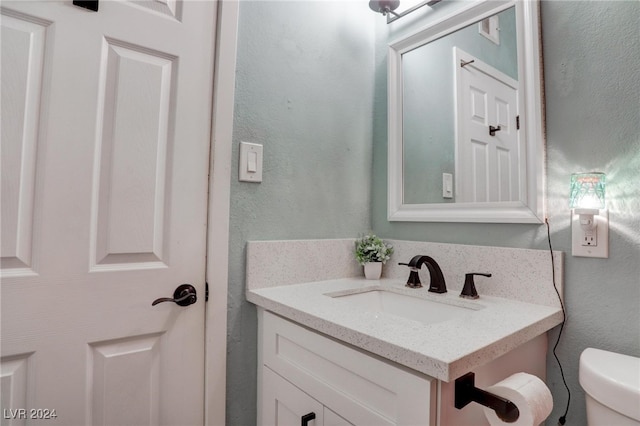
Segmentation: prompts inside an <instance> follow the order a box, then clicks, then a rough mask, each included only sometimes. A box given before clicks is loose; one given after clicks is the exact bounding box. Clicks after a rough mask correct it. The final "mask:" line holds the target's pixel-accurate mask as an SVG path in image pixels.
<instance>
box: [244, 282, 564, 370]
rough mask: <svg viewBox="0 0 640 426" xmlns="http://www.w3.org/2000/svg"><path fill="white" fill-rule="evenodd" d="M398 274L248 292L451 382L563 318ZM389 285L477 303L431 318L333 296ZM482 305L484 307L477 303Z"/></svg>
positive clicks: (279, 310) (261, 302) (550, 310)
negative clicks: (466, 310) (412, 282)
mask: <svg viewBox="0 0 640 426" xmlns="http://www.w3.org/2000/svg"><path fill="white" fill-rule="evenodd" d="M404 284H405V282H404V281H403V280H399V279H390V278H389V279H381V280H366V279H364V278H341V279H333V280H327V281H317V282H311V283H304V284H293V285H284V286H274V287H268V288H259V289H249V290H247V293H246V297H247V300H248V301H250V302H252V303H254V304H256V305H258V306H260V307H262V308H264V309H266V310H269V311H271V312H274V313H276V314H278V315H281V316H283V317H285V318H288V319H290V320H292V321H295V322H297V323H299V324H302V325H304V326H306V327H309V328H311V329H313V330H316V331H318V332H321V333H324V334H326V335H329V336H331V337H333V338H336V339H338V340H341V341H343V342H346V343H349V344H351V345H353V346H356V347H358V348H360V349H363V350H366V351H368V352H371V353H373V354H376V355H378V356H381V357H383V358H386V359H388V360H391V361H393V362H396V363H398V364H401V365H404V366H406V367H408V368H411V369H413V370H416V371H419V372H421V373H424V374H427V375H429V376H431V377H435V378H436V379H439V380H443V381H445V382H450V381H452V380H455V379H456V378H457V377H460V376H462V375H463V374H465V373H467V372H469V371H471V370H473V369H475V368H476V367H478V366H480V365H483V364H486V363H488V362H490V361H492V360H494V359H496V358H498V357H499V356H501V355H503V354H505V353H507V352H509V351H511V350H513V349H515V348H516V347H518V346H520V345H521V344H523V343H526V342H528V341H529V340H531V339H533V338H534V337H536V336H539V335H540V334H542V333H545V332H546V331H548V330H550V329H551V328H553V327H555V326H556V325H558V324H560V323H561V322H562V317H563V316H562V311H561V310H560V309H559V308H557V307H551V306H544V305H537V304H531V303H525V302H521V301H516V300H511V299H505V298H500V297H492V296H483V295H482V292H481V291H480V298H479V299H476V300H473V301H467V300H466V299H461V298H460V297H458V291H454V290H452V291H449V292H448V293H445V294H434V293H429V292H428V291H427V288H421V289H410V288H406V287H405V286H404ZM377 287H382V288H390V289H392V290H393V291H394V292H397V293H405V294H408V295H413V296H416V297H420V298H425V299H429V300H434V301H440V302H443V303H447V304H453V305H459V306H460V305H462V306H473V307H474V308H475V309H477V310H474V311H470V312H471V313H470V314H465V315H463V316H461V317H459V318H455V319H452V320H448V321H444V322H439V323H435V324H430V325H425V324H423V323H420V322H418V321H414V320H410V319H406V318H403V317H399V316H395V315H391V314H387V313H383V312H373V311H368V310H365V309H364V308H360V307H355V306H353V305H352V304H351V303H349V302H348V301H347V300H343V299H341V298H333V297H331V296H327V293H334V292H339V291H341V292H346V293H349V292H360V291H362V290H363V289H367V288H371V289H376V288H377ZM478 308H480V309H478Z"/></svg>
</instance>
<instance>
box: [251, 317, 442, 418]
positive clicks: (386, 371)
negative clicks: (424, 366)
mask: <svg viewBox="0 0 640 426" xmlns="http://www.w3.org/2000/svg"><path fill="white" fill-rule="evenodd" d="M259 321H260V323H261V325H260V327H261V330H262V339H261V348H260V350H261V354H260V359H261V360H262V362H263V363H264V365H266V366H268V367H269V368H271V369H272V370H273V371H275V372H277V373H278V374H280V375H281V376H283V377H285V378H286V379H287V380H289V381H290V382H291V383H293V384H294V385H295V386H297V387H299V388H300V389H303V390H304V391H305V392H306V393H307V394H309V395H310V396H311V397H313V398H315V399H317V400H318V401H320V402H321V403H322V404H323V405H324V406H326V407H328V408H329V409H331V410H333V411H334V412H336V413H338V414H339V415H340V416H342V417H343V418H344V419H345V420H347V421H348V422H350V423H353V424H355V425H367V426H373V425H433V424H435V408H434V407H435V398H436V392H435V383H436V380H435V379H432V378H430V377H428V376H424V375H422V374H419V373H415V372H412V371H409V370H407V369H405V368H402V367H400V366H397V365H395V364H392V363H390V362H387V361H384V360H382V359H380V358H378V357H374V356H372V355H370V354H368V353H366V352H364V351H360V350H358V349H356V348H353V347H351V346H347V345H345V344H343V343H340V342H339V341H337V340H334V339H332V338H330V337H327V336H324V335H321V334H318V333H316V332H314V331H311V330H309V329H307V328H304V327H302V326H300V325H297V324H295V323H293V322H290V321H288V320H285V319H283V318H281V317H279V316H277V315H274V314H272V313H270V312H267V311H264V310H262V309H260V310H259Z"/></svg>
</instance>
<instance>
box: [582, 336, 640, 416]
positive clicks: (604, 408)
mask: <svg viewBox="0 0 640 426" xmlns="http://www.w3.org/2000/svg"><path fill="white" fill-rule="evenodd" d="M579 374H580V386H582V389H584V391H585V393H586V398H587V423H588V424H589V426H640V358H635V357H632V356H629V355H622V354H618V353H615V352H608V351H603V350H600V349H593V348H587V349H585V350H584V351H583V352H582V355H580V373H579Z"/></svg>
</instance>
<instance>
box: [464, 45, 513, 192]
mask: <svg viewBox="0 0 640 426" xmlns="http://www.w3.org/2000/svg"><path fill="white" fill-rule="evenodd" d="M454 56H455V61H454V67H455V73H456V102H457V109H456V110H457V113H456V121H457V123H456V169H457V173H456V175H457V176H458V178H457V179H456V201H458V202H499V201H519V200H520V198H521V195H522V194H520V180H519V179H520V176H519V170H521V169H520V167H521V164H520V163H521V162H522V161H523V157H522V156H523V152H524V150H523V147H521V141H520V138H519V136H518V133H517V128H516V125H515V124H516V117H517V115H518V112H517V105H518V93H517V82H516V81H515V80H513V79H511V78H510V77H508V76H506V75H504V74H502V73H501V72H500V71H498V70H496V69H494V68H492V67H491V66H489V65H487V64H485V63H484V62H482V61H480V60H479V59H478V58H475V57H473V56H471V55H469V54H467V53H465V52H463V51H462V50H460V49H456V50H455V55H454ZM461 61H462V62H464V63H466V65H465V66H464V67H461V66H460V62H461ZM490 126H493V127H494V128H499V130H496V131H495V133H494V134H493V135H491V134H490V132H489V129H490Z"/></svg>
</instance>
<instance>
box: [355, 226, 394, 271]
mask: <svg viewBox="0 0 640 426" xmlns="http://www.w3.org/2000/svg"><path fill="white" fill-rule="evenodd" d="M392 253H393V246H391V244H385V242H384V241H382V240H381V239H380V238H379V237H377V236H376V235H374V234H368V235H365V236H364V237H362V238H358V239H356V260H357V261H358V263H359V264H361V265H364V264H365V263H369V262H382V263H383V264H384V263H385V262H386V261H387V260H389V259H390V257H391V254H392Z"/></svg>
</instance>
